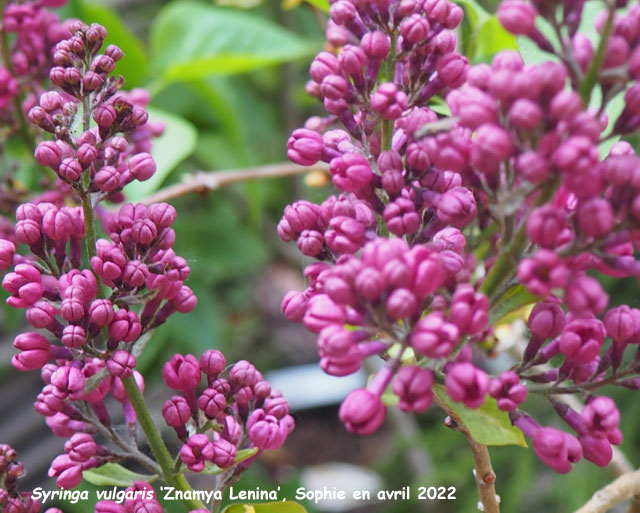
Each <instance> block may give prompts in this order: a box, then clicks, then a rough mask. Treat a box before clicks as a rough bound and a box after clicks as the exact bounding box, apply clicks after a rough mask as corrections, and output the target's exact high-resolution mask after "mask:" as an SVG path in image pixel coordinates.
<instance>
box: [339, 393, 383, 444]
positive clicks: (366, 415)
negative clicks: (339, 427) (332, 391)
mask: <svg viewBox="0 0 640 513" xmlns="http://www.w3.org/2000/svg"><path fill="white" fill-rule="evenodd" d="M386 414H387V410H386V408H385V406H384V404H382V401H381V400H380V397H379V396H377V395H376V394H374V393H373V392H371V391H369V390H366V389H364V388H359V389H357V390H353V391H352V392H350V393H349V395H348V396H347V397H346V399H345V400H344V401H342V404H341V405H340V410H339V411H338V416H339V418H340V421H341V422H342V423H343V424H344V425H345V427H346V428H347V431H349V432H351V433H355V434H358V435H370V434H371V433H373V432H375V431H377V430H378V428H379V427H380V426H381V425H382V423H383V422H384V418H385V416H386Z"/></svg>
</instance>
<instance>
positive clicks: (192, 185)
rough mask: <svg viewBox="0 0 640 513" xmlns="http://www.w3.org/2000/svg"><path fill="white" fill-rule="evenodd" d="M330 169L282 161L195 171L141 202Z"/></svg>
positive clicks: (156, 201) (145, 202) (151, 201)
mask: <svg viewBox="0 0 640 513" xmlns="http://www.w3.org/2000/svg"><path fill="white" fill-rule="evenodd" d="M328 170H329V167H328V166H327V165H326V164H322V163H318V164H316V165H315V166H311V167H303V166H299V165H297V164H289V163H281V164H268V165H266V166H258V167H253V168H249V169H232V170H228V171H196V172H195V173H192V174H189V175H187V176H186V177H185V181H184V182H183V183H177V184H174V185H169V186H168V187H165V188H164V189H160V190H159V191H158V192H156V193H155V194H152V195H151V196H149V197H147V198H144V199H143V200H141V203H144V204H145V205H150V204H151V203H158V202H162V201H169V200H172V199H174V198H179V197H181V196H186V195H187V194H193V193H200V194H204V193H207V192H210V191H214V190H216V189H219V188H220V187H224V186H226V185H231V184H233V183H237V182H245V181H249V180H256V179H264V178H279V177H282V176H294V175H302V174H306V173H310V172H312V171H328Z"/></svg>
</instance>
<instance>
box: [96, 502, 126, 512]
mask: <svg viewBox="0 0 640 513" xmlns="http://www.w3.org/2000/svg"><path fill="white" fill-rule="evenodd" d="M126 511H127V510H126V509H125V508H124V506H123V505H122V504H118V503H117V502H113V501H98V502H96V505H95V509H94V513H126Z"/></svg>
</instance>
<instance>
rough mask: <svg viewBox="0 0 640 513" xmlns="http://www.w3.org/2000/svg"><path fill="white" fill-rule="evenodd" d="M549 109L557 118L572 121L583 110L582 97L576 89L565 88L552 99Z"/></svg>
mask: <svg viewBox="0 0 640 513" xmlns="http://www.w3.org/2000/svg"><path fill="white" fill-rule="evenodd" d="M549 109H550V111H551V115H552V116H553V117H554V118H555V119H556V120H558V121H570V120H572V119H573V118H574V117H575V116H576V115H577V114H578V113H579V112H580V111H581V110H582V99H581V98H580V95H579V94H578V93H576V92H575V91H572V90H570V89H564V90H562V91H560V92H558V93H557V94H556V95H555V96H554V97H553V98H552V99H551V103H550V104H549Z"/></svg>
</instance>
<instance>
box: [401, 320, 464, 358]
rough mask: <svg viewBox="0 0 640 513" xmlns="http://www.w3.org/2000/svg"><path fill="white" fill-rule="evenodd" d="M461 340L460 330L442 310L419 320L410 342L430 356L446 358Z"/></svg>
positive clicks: (421, 352)
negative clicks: (447, 318)
mask: <svg viewBox="0 0 640 513" xmlns="http://www.w3.org/2000/svg"><path fill="white" fill-rule="evenodd" d="M459 340H460V330H459V329H458V326H456V325H455V324H453V323H451V322H448V321H447V320H446V319H445V317H444V316H443V315H442V314H441V313H440V312H432V313H430V314H428V315H427V316H426V317H423V318H422V319H420V320H419V321H418V323H417V324H416V326H415V328H414V329H413V332H412V333H411V335H410V336H409V343H410V344H411V347H413V348H414V349H415V350H416V351H418V352H419V353H420V354H422V355H424V356H427V357H428V358H444V357H447V356H449V354H451V351H452V350H453V348H454V347H455V345H456V344H457V343H458V341H459Z"/></svg>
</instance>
